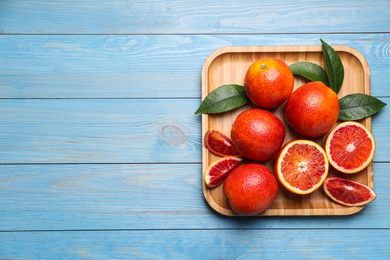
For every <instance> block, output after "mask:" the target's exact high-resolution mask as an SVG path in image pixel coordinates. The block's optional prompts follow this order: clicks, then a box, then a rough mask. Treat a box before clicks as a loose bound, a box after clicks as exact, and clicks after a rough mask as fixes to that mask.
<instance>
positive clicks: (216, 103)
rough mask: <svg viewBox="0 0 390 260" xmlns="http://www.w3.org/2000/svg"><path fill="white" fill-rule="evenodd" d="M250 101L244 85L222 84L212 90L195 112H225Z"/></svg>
mask: <svg viewBox="0 0 390 260" xmlns="http://www.w3.org/2000/svg"><path fill="white" fill-rule="evenodd" d="M247 102H248V97H247V96H246V93H245V89H244V87H243V86H240V85H236V84H229V85H222V86H220V87H218V88H216V89H214V90H213V91H212V92H210V93H209V94H208V95H207V96H206V97H205V99H204V100H203V102H202V103H201V104H200V106H199V108H198V110H196V112H195V114H199V113H202V114H216V113H223V112H226V111H229V110H232V109H235V108H237V107H240V106H243V105H245V104H246V103H247Z"/></svg>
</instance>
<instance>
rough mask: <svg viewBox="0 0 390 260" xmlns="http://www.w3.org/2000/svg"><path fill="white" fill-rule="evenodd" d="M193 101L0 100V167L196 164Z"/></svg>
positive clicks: (198, 155)
mask: <svg viewBox="0 0 390 260" xmlns="http://www.w3.org/2000/svg"><path fill="white" fill-rule="evenodd" d="M198 105H199V100H197V99H170V100H164V99H132V100H128V99H88V100H84V99H81V100H80V99H71V100H69V99H57V100H53V99H43V100H42V99H38V100H37V99H27V100H20V99H17V100H0V163H94V162H95V163H134V162H138V163H139V162H146V163H147V162H154V163H156V162H163V163H165V162H199V161H200V160H201V149H200V147H201V134H200V132H201V123H200V117H199V116H195V115H194V111H195V110H196V108H197V106H198Z"/></svg>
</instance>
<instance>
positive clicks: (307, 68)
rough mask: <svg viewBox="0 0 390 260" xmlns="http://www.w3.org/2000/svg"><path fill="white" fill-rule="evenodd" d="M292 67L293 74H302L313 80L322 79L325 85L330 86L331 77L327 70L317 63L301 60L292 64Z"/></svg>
mask: <svg viewBox="0 0 390 260" xmlns="http://www.w3.org/2000/svg"><path fill="white" fill-rule="evenodd" d="M290 69H291V71H292V73H293V74H296V75H300V76H302V77H304V78H306V79H308V80H311V81H321V82H322V83H324V84H325V85H327V86H329V79H328V75H327V74H326V71H325V70H324V69H323V68H322V67H321V66H319V65H317V64H315V63H312V62H308V61H301V62H297V63H294V64H291V65H290Z"/></svg>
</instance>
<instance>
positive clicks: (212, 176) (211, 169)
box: [203, 156, 242, 188]
mask: <svg viewBox="0 0 390 260" xmlns="http://www.w3.org/2000/svg"><path fill="white" fill-rule="evenodd" d="M241 162H242V158H241V157H236V156H225V157H222V158H220V159H218V160H216V161H214V162H213V163H211V164H210V165H209V166H208V167H207V170H206V171H205V172H204V175H203V177H204V182H205V183H206V186H207V187H208V188H215V187H217V186H219V185H220V184H222V183H223V182H224V180H225V179H226V177H227V176H228V175H229V173H231V172H232V171H233V170H234V169H235V168H237V167H238V166H239V165H240V164H241Z"/></svg>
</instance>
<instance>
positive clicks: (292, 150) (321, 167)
mask: <svg viewBox="0 0 390 260" xmlns="http://www.w3.org/2000/svg"><path fill="white" fill-rule="evenodd" d="M328 170H329V163H328V159H327V157H326V154H325V151H324V149H322V147H321V146H320V145H319V144H317V143H315V142H313V141H310V140H293V141H290V142H288V143H287V144H285V145H284V146H283V147H282V149H281V150H280V152H279V154H278V156H277V158H276V160H275V164H274V171H275V174H276V176H277V178H278V180H279V182H280V183H281V184H282V185H283V186H284V188H286V189H287V190H289V191H290V192H293V193H296V194H302V195H303V194H309V193H312V192H314V191H315V190H317V189H318V188H319V187H320V186H321V185H322V183H323V182H324V181H325V179H326V177H327V175H328Z"/></svg>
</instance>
